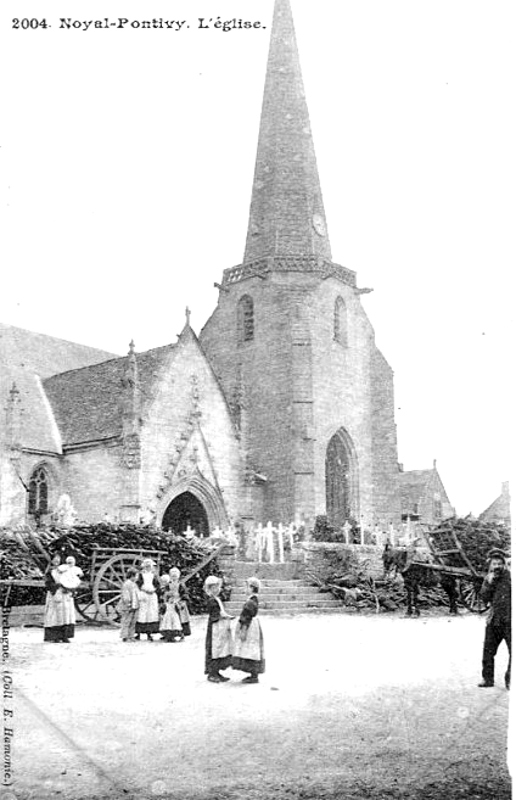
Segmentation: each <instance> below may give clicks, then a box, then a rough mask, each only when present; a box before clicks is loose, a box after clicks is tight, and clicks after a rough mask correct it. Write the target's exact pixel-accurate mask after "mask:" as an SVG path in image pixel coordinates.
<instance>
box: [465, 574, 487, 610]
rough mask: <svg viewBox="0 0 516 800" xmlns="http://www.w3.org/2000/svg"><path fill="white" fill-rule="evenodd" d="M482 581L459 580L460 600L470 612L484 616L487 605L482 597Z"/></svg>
mask: <svg viewBox="0 0 516 800" xmlns="http://www.w3.org/2000/svg"><path fill="white" fill-rule="evenodd" d="M481 586H482V581H468V580H464V579H461V580H459V590H460V598H461V600H462V602H463V603H464V605H465V606H466V608H467V609H468V610H469V611H474V612H475V614H483V613H484V611H487V604H486V603H484V601H483V600H482V598H481V597H480V587H481Z"/></svg>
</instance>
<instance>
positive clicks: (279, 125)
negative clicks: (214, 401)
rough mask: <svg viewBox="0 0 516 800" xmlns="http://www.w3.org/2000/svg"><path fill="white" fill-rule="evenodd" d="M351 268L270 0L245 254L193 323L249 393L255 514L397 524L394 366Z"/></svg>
mask: <svg viewBox="0 0 516 800" xmlns="http://www.w3.org/2000/svg"><path fill="white" fill-rule="evenodd" d="M362 291H363V290H360V289H358V288H357V286H356V275H355V273H354V272H352V271H351V270H349V269H346V268H345V267H342V266H339V265H337V264H335V263H334V262H333V261H332V256H331V248H330V239H329V234H328V228H327V224H326V217H325V211H324V204H323V198H322V193H321V188H320V182H319V174H318V170H317V162H316V157H315V150H314V144H313V138H312V133H311V128H310V119H309V115H308V108H307V104H306V99H305V94H304V89H303V80H302V75H301V68H300V63H299V56H298V51H297V44H296V38H295V32H294V25H293V20H292V12H291V9H290V4H289V0H276V3H275V8H274V19H273V25H272V32H271V41H270V49H269V56H268V63H267V73H266V79H265V90H264V97H263V105H262V115H261V122H260V132H259V138H258V148H257V156H256V166H255V172H254V180H253V187H252V196H251V204H250V213H249V224H248V230H247V238H246V246H245V252H244V258H243V262H242V264H240V265H238V266H236V267H232V268H230V269H227V270H225V271H224V275H223V279H222V284H221V286H220V288H219V299H218V305H217V308H216V309H215V311H214V313H213V314H212V316H211V317H210V319H209V320H208V322H207V323H206V325H205V326H204V328H203V330H202V331H201V334H200V342H201V345H202V347H203V349H204V351H205V352H206V354H207V356H208V358H209V360H210V362H211V364H212V366H213V369H214V371H215V373H216V375H217V376H218V378H219V380H220V382H221V384H222V386H223V389H224V391H225V394H226V397H227V398H231V397H234V396H235V393H236V394H237V395H238V393H239V392H242V391H243V392H244V393H245V397H246V409H245V414H246V436H245V439H246V441H245V462H246V466H247V472H248V479H249V478H251V479H252V476H253V475H256V474H258V476H259V482H260V486H261V491H262V493H263V497H262V498H261V501H260V503H259V504H258V503H257V506H258V505H259V506H260V510H259V511H256V510H255V511H254V512H252V511H251V513H250V516H254V517H255V518H256V517H260V518H261V519H258V520H257V521H262V522H266V521H268V520H272V521H274V522H286V523H288V522H290V521H291V520H293V519H294V518H296V517H298V518H299V517H300V516H301V517H304V518H305V519H306V520H307V521H309V522H312V521H313V519H314V517H315V515H317V514H324V513H326V514H328V517H329V519H330V521H331V522H332V523H333V524H335V525H342V524H343V523H344V522H345V520H346V519H354V520H357V521H361V522H362V523H363V524H367V525H369V524H370V525H373V524H375V522H382V521H385V522H388V521H391V520H392V521H393V522H397V521H398V518H399V517H400V507H399V498H398V488H397V451H396V430H395V425H394V413H393V396H392V395H393V392H392V372H391V370H390V368H389V367H388V365H387V363H386V362H385V360H384V359H383V357H382V356H381V354H380V353H379V351H378V350H377V349H376V346H375V344H374V332H373V330H372V327H371V325H370V323H369V320H368V319H367V317H366V314H365V312H364V310H363V308H362V305H361V302H360V294H361V293H362Z"/></svg>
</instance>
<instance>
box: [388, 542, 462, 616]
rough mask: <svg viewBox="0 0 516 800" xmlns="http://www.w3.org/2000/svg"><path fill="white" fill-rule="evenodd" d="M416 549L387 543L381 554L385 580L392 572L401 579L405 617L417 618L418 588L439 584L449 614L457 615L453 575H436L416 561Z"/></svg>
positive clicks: (418, 613)
mask: <svg viewBox="0 0 516 800" xmlns="http://www.w3.org/2000/svg"><path fill="white" fill-rule="evenodd" d="M415 556H416V547H415V544H412V545H411V546H409V547H408V548H405V547H404V548H399V547H393V546H392V545H391V544H390V543H389V542H387V544H386V545H385V547H384V550H383V554H382V561H383V574H384V578H386V577H387V576H388V575H389V573H390V572H391V571H392V570H394V575H396V574H398V573H399V574H400V575H401V577H402V578H403V583H404V586H405V591H406V593H407V613H406V616H407V617H411V616H412V615H414V616H416V617H419V616H420V611H419V603H418V601H419V589H420V586H436V585H437V584H439V583H440V584H441V587H442V589H443V590H444V592H445V593H446V595H447V597H448V603H449V610H450V614H457V613H458V611H457V599H458V591H457V580H456V578H454V577H453V575H446V574H443V573H441V574H439V575H436V574H435V572H434V570H432V569H430V568H429V567H427V566H425V564H424V562H421V561H416V560H415Z"/></svg>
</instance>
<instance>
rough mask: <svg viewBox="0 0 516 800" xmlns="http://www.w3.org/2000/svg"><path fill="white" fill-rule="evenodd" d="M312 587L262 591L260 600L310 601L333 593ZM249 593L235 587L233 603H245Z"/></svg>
mask: <svg viewBox="0 0 516 800" xmlns="http://www.w3.org/2000/svg"><path fill="white" fill-rule="evenodd" d="M310 589H311V587H310V586H307V587H303V588H299V589H290V590H289V589H280V590H279V591H272V592H260V594H259V596H258V601H259V603H260V605H262V603H271V602H280V601H282V600H299V602H304V601H307V602H309V601H310V600H312V599H313V598H314V597H321V596H322V597H331V596H332V595H331V594H329V593H326V592H320V591H319V590H318V589H317V587H315V592H312V591H310ZM248 597H249V595H248V594H247V592H239V591H238V590H235V589H233V591H232V592H231V599H230V601H229V602H231V603H245V601H246V600H247V598H248Z"/></svg>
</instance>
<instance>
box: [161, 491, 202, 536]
mask: <svg viewBox="0 0 516 800" xmlns="http://www.w3.org/2000/svg"><path fill="white" fill-rule="evenodd" d="M188 526H190V528H193V529H194V530H195V532H196V534H197V536H209V535H210V529H209V525H208V515H207V514H206V510H205V508H204V506H203V504H202V503H201V501H200V500H199V499H198V498H197V497H196V496H195V495H194V494H192V492H183V493H182V494H178V495H177V496H176V497H174V499H173V500H172V502H171V503H170V504H169V505H168V506H167V509H166V511H165V513H164V514H163V520H162V522H161V527H162V528H163V530H165V531H168V530H169V529H170V530H171V531H173V532H174V533H184V531H186V529H187V528H188Z"/></svg>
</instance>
